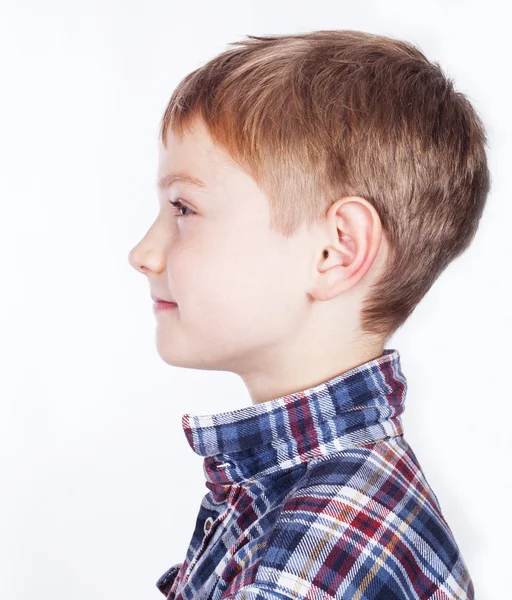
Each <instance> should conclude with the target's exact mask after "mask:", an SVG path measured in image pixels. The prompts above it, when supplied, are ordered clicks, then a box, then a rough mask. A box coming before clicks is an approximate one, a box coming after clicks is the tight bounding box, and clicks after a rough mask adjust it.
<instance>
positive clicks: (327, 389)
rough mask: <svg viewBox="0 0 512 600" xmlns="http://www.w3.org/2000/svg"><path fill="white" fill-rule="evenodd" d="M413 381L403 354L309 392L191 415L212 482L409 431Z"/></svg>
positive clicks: (190, 436) (391, 353)
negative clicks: (405, 419)
mask: <svg viewBox="0 0 512 600" xmlns="http://www.w3.org/2000/svg"><path fill="white" fill-rule="evenodd" d="M406 391H407V381H406V378H405V376H404V375H403V373H402V369H401V365H400V354H399V352H398V350H394V349H385V350H384V351H383V354H382V355H381V356H380V357H378V358H375V359H373V360H370V361H368V362H366V363H364V364H362V365H359V366H357V367H355V368H353V369H350V370H349V371H346V372H344V373H341V374H339V375H336V376H335V377H333V378H331V379H329V380H328V381H324V382H323V383H320V384H318V385H315V386H313V387H310V388H308V389H306V390H303V391H299V392H294V393H291V394H287V395H286V396H282V397H280V398H276V399H274V400H269V401H267V402H262V403H260V404H253V405H250V406H244V407H242V408H239V409H235V410H232V411H228V412H222V413H216V414H211V415H192V414H189V413H187V414H184V415H183V417H182V426H183V430H184V432H185V436H186V438H187V441H188V443H189V444H190V446H191V448H192V450H193V451H194V452H195V453H196V454H199V455H200V456H203V457H204V474H205V476H206V479H207V481H208V482H211V483H212V484H215V483H220V484H230V483H238V482H241V481H244V480H247V479H255V478H256V477H261V476H263V475H267V474H270V473H273V472H275V471H277V470H280V469H287V468H291V467H293V466H295V465H298V464H300V463H302V462H306V461H308V460H311V459H312V458H319V457H322V456H327V455H328V454H332V453H334V452H339V451H341V450H345V449H347V448H353V447H356V446H361V445H367V444H372V443H375V442H378V441H381V440H383V439H387V438H389V437H395V436H398V435H402V434H403V429H402V422H401V418H400V415H401V413H402V412H403V411H404V408H405V406H404V402H405V396H406Z"/></svg>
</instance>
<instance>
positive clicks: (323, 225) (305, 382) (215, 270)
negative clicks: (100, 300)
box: [129, 31, 490, 600]
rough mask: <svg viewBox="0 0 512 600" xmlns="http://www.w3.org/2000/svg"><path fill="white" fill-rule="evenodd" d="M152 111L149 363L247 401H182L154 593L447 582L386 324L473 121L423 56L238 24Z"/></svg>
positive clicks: (481, 191) (451, 243)
mask: <svg viewBox="0 0 512 600" xmlns="http://www.w3.org/2000/svg"><path fill="white" fill-rule="evenodd" d="M232 46H233V48H231V49H229V50H227V51H226V52H223V53H222V54H220V55H219V56H217V57H215V58H213V59H212V60H211V61H210V62H208V63H207V64H206V65H205V66H203V67H202V68H199V69H197V70H196V71H194V72H192V73H191V74H189V75H188V76H187V77H185V78H184V80H183V81H182V82H181V83H180V84H179V86H178V88H177V89H176V91H175V92H174V93H173V95H172V97H171V100H170V102H169V105H168V107H167V110H166V111H165V114H164V117H163V120H162V129H161V132H160V133H161V145H160V160H159V167H158V183H159V200H160V210H159V213H158V216H157V218H156V220H155V222H154V223H153V225H152V226H151V228H150V229H149V231H148V232H147V233H146V235H145V236H144V238H143V239H142V240H141V241H140V242H139V243H138V244H137V245H136V246H135V247H134V248H133V249H132V250H131V252H130V257H129V258H130V263H131V264H132V266H133V267H135V268H136V269H137V270H139V271H141V272H142V273H144V274H145V275H147V277H148V280H149V286H150V289H151V292H152V294H153V298H154V299H157V298H159V299H161V300H162V301H160V302H155V313H156V320H157V346H158V352H159V354H160V356H161V357H162V359H163V360H164V361H165V362H167V363H168V364H171V365H174V366H182V367H187V368H193V369H213V370H225V371H230V372H233V373H237V374H238V375H240V377H242V379H243V381H244V383H245V385H246V386H247V389H248V391H249V393H250V396H251V400H252V405H251V406H245V407H242V408H239V409H236V410H233V411H230V412H225V413H212V414H210V415H206V416H194V415H191V414H185V415H183V419H182V424H183V429H184V432H185V435H186V438H187V440H188V442H189V444H190V446H191V447H192V450H193V451H194V452H196V453H197V454H199V455H200V456H202V457H204V474H205V476H206V486H207V488H208V490H209V491H208V493H207V494H206V495H205V496H204V498H203V500H202V503H201V506H200V510H199V515H198V517H197V521H196V526H195V530H194V532H193V535H192V539H191V541H190V545H189V547H188V550H187V552H186V555H185V553H184V560H183V562H181V563H178V564H175V565H173V566H172V567H171V568H170V569H169V570H168V571H167V572H166V573H164V574H163V575H162V577H160V579H159V580H158V582H157V587H158V589H159V590H160V591H161V592H162V593H163V594H164V595H165V596H166V597H167V598H169V599H174V600H178V599H179V600H181V599H186V600H191V599H193V598H194V599H197V598H198V599H214V600H221V599H222V600H228V599H229V600H278V599H279V600H285V599H287V600H289V599H293V600H299V599H306V598H308V599H315V600H316V599H322V600H327V599H331V598H336V599H338V598H351V599H352V598H353V599H358V600H359V599H361V600H366V599H377V598H378V599H379V600H384V599H391V598H393V599H395V598H403V599H406V598H407V599H413V598H414V599H427V598H435V599H452V598H457V599H468V598H474V586H473V583H472V580H471V577H470V574H469V572H468V569H467V566H466V564H465V562H464V560H463V558H462V556H461V553H460V551H459V548H458V546H457V544H456V541H455V540H454V537H453V534H452V531H451V530H450V528H449V526H448V524H447V522H446V521H445V519H444V516H443V514H442V512H441V507H440V504H439V502H438V500H437V497H436V496H435V494H434V492H433V490H432V489H431V488H430V487H429V484H428V482H427V480H426V478H425V475H424V473H423V472H422V469H421V466H420V465H419V463H418V460H417V458H416V456H415V454H414V452H413V451H412V449H411V447H410V446H409V445H408V443H407V441H406V440H405V438H404V432H403V428H402V423H401V418H400V415H401V413H402V412H403V411H404V402H405V396H406V390H407V383H406V378H405V376H404V374H403V372H402V370H401V365H400V355H399V352H398V351H397V350H395V349H385V345H386V342H387V341H388V340H389V338H390V337H391V335H392V333H394V332H395V331H396V330H397V329H398V328H399V327H400V326H401V325H402V324H403V323H404V322H405V321H406V319H407V318H408V316H409V315H410V314H411V312H412V311H413V310H414V308H415V306H416V305H417V304H418V302H419V301H420V300H421V298H422V297H423V296H424V295H425V294H426V292H427V291H428V290H429V288H430V287H431V285H432V284H433V283H434V281H435V280H436V278H437V277H438V276H439V274H440V273H441V272H442V271H443V270H444V268H445V267H446V266H447V265H448V264H449V263H450V262H451V261H452V260H453V259H454V258H456V257H457V256H459V255H460V254H461V253H462V252H463V251H464V250H465V249H466V248H467V247H468V245H469V244H470V242H471V240H472V239H473V237H474V235H475V232H476V230H477V227H478V222H479V219H480V217H481V215H482V211H483V209H484V205H485V201H486V196H487V194H488V191H489V187H490V176H489V172H488V168H487V162H486V155H485V144H486V141H487V140H486V136H485V132H484V128H483V125H482V123H481V121H480V119H479V117H478V116H477V114H476V112H475V110H474V109H473V108H472V106H471V104H470V103H469V101H468V100H467V99H466V98H465V96H464V95H462V94H460V93H458V92H456V91H455V90H454V88H453V85H452V82H451V81H450V80H447V79H446V77H445V76H444V74H443V72H442V71H441V69H440V67H439V65H437V64H432V63H430V62H429V61H428V60H427V59H426V58H425V56H424V55H423V54H422V53H421V52H420V50H419V49H418V48H416V47H414V46H412V45H410V44H408V43H405V42H403V41H398V40H394V39H391V38H387V37H383V36H376V35H372V34H368V33H363V32H358V31H316V32H310V33H301V34H295V35H282V36H266V37H258V36H248V39H247V40H245V41H242V42H235V43H233V44H232Z"/></svg>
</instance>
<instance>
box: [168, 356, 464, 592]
mask: <svg viewBox="0 0 512 600" xmlns="http://www.w3.org/2000/svg"><path fill="white" fill-rule="evenodd" d="M406 390H407V383H406V379H405V377H404V375H403V373H402V370H401V367H400V355H399V353H398V351H397V350H392V349H387V350H384V353H383V354H382V355H381V356H380V357H379V358H376V359H374V360H371V361H368V362H366V363H365V364H363V365H360V366H358V367H356V368H354V369H351V370H350V371H347V372H345V373H342V374H340V375H337V376H336V377H333V378H332V379H330V380H329V381H326V382H324V383H321V384H319V385H316V386H314V387H311V388H309V389H307V390H305V391H301V392H296V393H293V394H288V395H286V396H284V397H282V398H277V399H275V400H270V401H268V402H263V403H260V404H255V405H251V406H246V407H243V408H240V409H237V410H234V411H230V412H225V413H218V414H213V415H210V416H193V415H190V414H185V415H183V418H182V424H183V428H184V431H185V435H186V437H187V440H188V442H189V444H190V446H191V447H192V449H193V450H194V452H196V453H197V454H199V455H200V456H203V457H204V463H203V465H204V474H205V477H206V487H207V488H208V492H207V493H206V495H205V496H204V497H203V499H202V502H201V506H200V509H199V515H198V517H197V521H196V525H195V529H194V533H193V535H192V539H191V541H190V545H189V547H188V550H187V553H186V557H185V560H184V561H183V562H182V563H177V564H175V565H173V566H172V567H171V568H170V569H169V570H168V571H167V572H166V573H164V574H163V575H162V576H161V577H160V579H159V580H158V582H157V583H156V585H157V587H158V589H159V590H160V591H161V592H162V593H163V594H164V595H165V596H166V597H167V598H168V599H169V600H192V599H194V600H207V599H208V600H221V599H222V600H290V599H292V600H299V599H304V600H305V599H308V600H329V599H332V598H335V599H339V598H346V599H351V600H352V599H354V600H369V599H373V600H377V599H379V600H387V599H390V600H391V599H411V600H412V599H425V600H426V599H427V598H431V599H436V600H445V599H455V598H456V599H460V600H462V599H472V598H474V587H473V583H472V581H471V577H470V575H469V572H468V569H467V566H466V564H465V562H464V560H463V558H462V556H461V553H460V550H459V548H458V546H457V543H456V542H455V539H454V536H453V533H452V531H451V529H450V527H449V526H448V523H447V522H446V520H445V519H444V516H443V514H442V512H441V507H440V505H439V501H438V499H437V497H436V495H435V494H434V492H433V491H432V489H431V488H430V486H429V484H428V482H427V479H426V478H425V475H424V473H423V472H422V469H421V466H420V464H419V462H418V459H417V458H416V456H415V454H414V452H413V451H412V449H411V447H410V446H409V444H408V443H407V442H406V440H405V438H404V434H403V429H402V423H401V418H400V415H401V413H402V412H403V411H404V401H405V394H406Z"/></svg>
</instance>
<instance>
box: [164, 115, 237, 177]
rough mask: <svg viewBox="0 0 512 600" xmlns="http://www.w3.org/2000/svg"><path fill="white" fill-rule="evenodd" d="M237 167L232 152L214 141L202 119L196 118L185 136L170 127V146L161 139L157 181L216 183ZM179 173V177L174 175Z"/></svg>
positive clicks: (168, 134)
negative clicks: (232, 158)
mask: <svg viewBox="0 0 512 600" xmlns="http://www.w3.org/2000/svg"><path fill="white" fill-rule="evenodd" d="M235 169H236V166H235V164H234V163H233V161H232V160H231V159H230V157H229V155H227V153H226V152H224V151H223V150H222V149H221V148H219V147H218V146H216V145H215V144H214V142H213V140H212V138H211V137H210V134H209V133H208V130H207V129H206V127H205V126H204V124H202V122H201V121H195V122H194V124H193V127H192V128H191V129H190V130H189V131H186V132H185V133H184V134H183V136H181V137H180V136H178V135H176V134H175V133H174V132H173V131H171V130H169V131H168V132H167V136H166V145H165V146H164V144H163V143H162V142H160V145H159V159H158V172H157V182H158V181H160V182H161V183H162V185H165V183H168V184H169V183H173V182H174V181H182V182H183V183H194V182H195V183H196V184H198V183H199V182H202V183H204V184H205V185H207V186H208V185H209V186H213V185H215V184H218V183H220V182H221V181H222V179H223V178H225V177H226V176H227V175H229V174H230V173H231V171H233V170H235ZM176 174H177V175H178V177H173V175H176ZM179 175H184V177H179Z"/></svg>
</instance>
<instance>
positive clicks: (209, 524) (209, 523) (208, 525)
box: [204, 517, 213, 533]
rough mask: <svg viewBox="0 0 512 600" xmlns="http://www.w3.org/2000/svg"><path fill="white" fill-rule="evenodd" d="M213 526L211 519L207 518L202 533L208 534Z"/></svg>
mask: <svg viewBox="0 0 512 600" xmlns="http://www.w3.org/2000/svg"><path fill="white" fill-rule="evenodd" d="M212 525H213V519H212V518H211V517H208V518H207V519H206V521H205V522H204V532H205V533H208V532H209V531H210V529H211V528H212Z"/></svg>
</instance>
